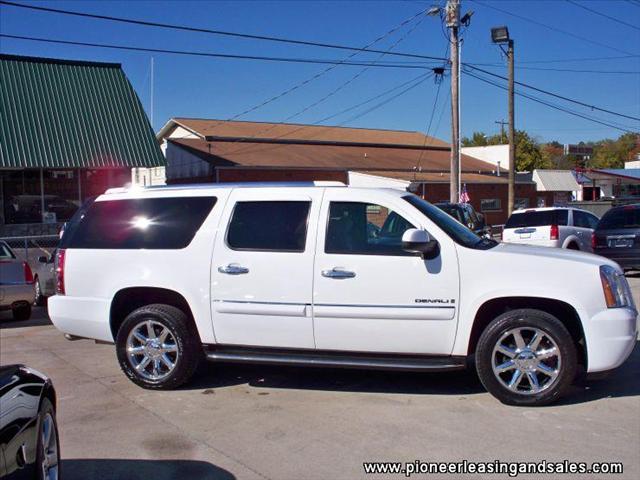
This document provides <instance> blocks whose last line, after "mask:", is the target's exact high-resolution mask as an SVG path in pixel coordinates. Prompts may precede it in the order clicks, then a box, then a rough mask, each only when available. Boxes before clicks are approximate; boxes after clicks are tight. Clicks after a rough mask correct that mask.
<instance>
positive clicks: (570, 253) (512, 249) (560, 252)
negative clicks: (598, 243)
mask: <svg viewBox="0 0 640 480" xmlns="http://www.w3.org/2000/svg"><path fill="white" fill-rule="evenodd" d="M491 252H494V253H496V254H503V255H514V256H516V255H517V256H523V255H526V256H532V257H538V258H544V259H550V260H554V261H567V262H577V263H581V264H589V265H594V266H597V267H599V266H600V265H611V266H612V267H614V268H616V269H618V270H620V267H619V266H618V264H617V263H615V262H613V261H611V260H609V259H607V258H604V257H601V256H600V255H594V254H593V253H587V252H580V251H578V250H569V249H566V248H553V247H540V246H534V245H517V244H513V243H500V244H498V245H496V246H495V247H494V248H492V249H491Z"/></svg>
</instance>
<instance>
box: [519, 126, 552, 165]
mask: <svg viewBox="0 0 640 480" xmlns="http://www.w3.org/2000/svg"><path fill="white" fill-rule="evenodd" d="M515 136H516V170H517V171H519V172H525V171H526V172H531V171H533V170H534V169H536V168H551V166H552V163H551V161H550V160H549V159H548V158H543V156H542V152H541V150H540V145H538V143H537V142H536V141H535V140H534V139H533V138H531V137H530V136H529V134H528V133H527V132H525V131H524V130H516V135H515Z"/></svg>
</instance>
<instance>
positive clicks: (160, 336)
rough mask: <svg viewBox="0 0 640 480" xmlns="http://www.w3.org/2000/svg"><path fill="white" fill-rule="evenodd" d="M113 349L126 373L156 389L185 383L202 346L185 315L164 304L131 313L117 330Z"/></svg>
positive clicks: (194, 365) (198, 358)
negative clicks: (114, 348)
mask: <svg viewBox="0 0 640 480" xmlns="http://www.w3.org/2000/svg"><path fill="white" fill-rule="evenodd" d="M116 351H117V355H118V362H119V363H120V368H121V369H122V371H123V372H124V373H125V375H127V377H129V379H130V380H131V381H133V382H134V383H136V384H138V385H140V386H141V387H143V388H148V389H155V390H170V389H173V388H177V387H179V386H180V385H182V384H184V383H186V382H188V381H189V380H190V379H191V377H192V376H193V374H194V373H195V371H196V370H197V368H198V364H199V363H200V360H201V358H202V345H201V344H200V341H199V339H198V335H197V332H196V331H195V328H193V327H192V326H191V323H190V322H189V319H188V317H187V315H186V314H185V313H184V312H183V311H182V310H180V309H178V308H176V307H173V306H170V305H163V304H153V305H146V306H144V307H141V308H138V309H137V310H134V311H133V312H131V313H130V314H129V315H128V316H127V318H125V320H124V322H123V323H122V325H121V326H120V329H119V330H118V335H117V338H116Z"/></svg>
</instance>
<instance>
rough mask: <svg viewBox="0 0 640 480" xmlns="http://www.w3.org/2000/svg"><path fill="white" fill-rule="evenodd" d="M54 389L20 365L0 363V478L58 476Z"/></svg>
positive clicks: (40, 479) (45, 479) (54, 479)
mask: <svg viewBox="0 0 640 480" xmlns="http://www.w3.org/2000/svg"><path fill="white" fill-rule="evenodd" d="M59 438H60V437H59V436H58V424H57V422H56V391H55V389H54V388H53V384H52V383H51V380H50V379H49V378H47V376H46V375H43V374H42V373H40V372H37V371H36V370H33V369H32V368H29V367H25V366H24V365H4V366H0V478H3V479H5V480H23V479H24V480H26V479H29V480H57V479H60V478H62V477H61V468H60V467H61V462H60V440H59Z"/></svg>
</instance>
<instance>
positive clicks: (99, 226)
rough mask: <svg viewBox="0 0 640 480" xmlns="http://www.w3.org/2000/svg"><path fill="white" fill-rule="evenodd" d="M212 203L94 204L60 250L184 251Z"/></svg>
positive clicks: (145, 201)
mask: <svg viewBox="0 0 640 480" xmlns="http://www.w3.org/2000/svg"><path fill="white" fill-rule="evenodd" d="M215 203H216V199H215V198H214V197H174V198H140V199H131V200H109V201H104V202H95V203H93V204H92V205H91V206H89V208H88V209H87V210H86V212H84V213H83V215H82V216H81V217H80V218H79V219H78V220H77V224H75V225H73V229H72V231H67V232H65V234H64V236H63V239H62V240H61V244H60V248H90V249H141V248H147V249H180V248H185V247H186V246H187V245H189V243H191V240H193V237H194V236H195V234H196V232H197V231H198V229H199V228H200V227H201V226H202V223H203V222H204V220H205V219H206V218H207V215H209V213H210V212H211V209H212V208H213V206H214V205H215Z"/></svg>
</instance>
